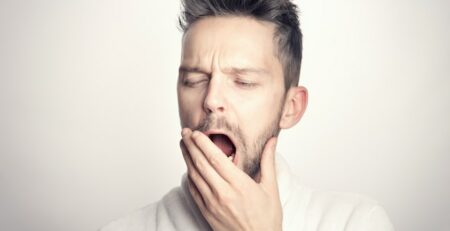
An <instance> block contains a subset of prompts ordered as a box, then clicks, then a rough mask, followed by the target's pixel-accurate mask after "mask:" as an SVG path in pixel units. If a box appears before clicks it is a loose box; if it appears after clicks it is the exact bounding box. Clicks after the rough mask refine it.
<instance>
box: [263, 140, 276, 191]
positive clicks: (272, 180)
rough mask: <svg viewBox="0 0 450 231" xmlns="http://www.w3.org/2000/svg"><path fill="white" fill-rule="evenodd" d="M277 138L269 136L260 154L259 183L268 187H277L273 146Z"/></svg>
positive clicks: (274, 146)
mask: <svg viewBox="0 0 450 231" xmlns="http://www.w3.org/2000/svg"><path fill="white" fill-rule="evenodd" d="M276 145H277V138H276V137H272V138H270V139H269V140H268V141H267V143H266V145H265V146H264V150H263V153H262V156H261V184H262V185H265V186H267V187H269V188H276V187H277V176H276V170H275V148H276Z"/></svg>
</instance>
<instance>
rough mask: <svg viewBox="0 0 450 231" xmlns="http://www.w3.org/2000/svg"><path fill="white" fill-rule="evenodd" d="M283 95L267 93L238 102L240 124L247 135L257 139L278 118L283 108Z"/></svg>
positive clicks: (237, 109)
mask: <svg viewBox="0 0 450 231" xmlns="http://www.w3.org/2000/svg"><path fill="white" fill-rule="evenodd" d="M281 103H282V102H281V95H279V94H274V93H273V92H272V93H265V94H262V95H260V96H259V97H252V98H251V100H249V99H248V100H243V101H241V103H239V104H236V105H235V106H236V107H238V108H236V111H239V112H240V113H239V115H238V120H239V126H240V127H241V129H242V131H243V133H244V134H245V135H246V137H248V138H250V137H252V138H251V139H255V138H256V137H257V136H259V135H260V134H261V133H262V132H265V131H266V129H267V127H268V126H271V125H272V123H273V122H274V121H275V120H276V119H277V117H278V115H279V111H280V110H281Z"/></svg>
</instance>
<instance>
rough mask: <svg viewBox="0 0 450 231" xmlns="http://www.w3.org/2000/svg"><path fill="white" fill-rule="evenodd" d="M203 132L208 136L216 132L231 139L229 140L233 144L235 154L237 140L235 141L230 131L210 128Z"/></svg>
mask: <svg viewBox="0 0 450 231" xmlns="http://www.w3.org/2000/svg"><path fill="white" fill-rule="evenodd" d="M203 134H205V135H206V136H208V137H209V136H210V135H217V134H222V135H226V136H227V137H228V138H229V139H230V140H231V142H232V143H233V145H234V148H235V154H236V152H237V148H238V147H237V145H236V144H237V142H236V139H235V137H234V136H233V135H232V134H231V133H230V132H227V131H223V130H214V129H211V130H208V131H204V132H203Z"/></svg>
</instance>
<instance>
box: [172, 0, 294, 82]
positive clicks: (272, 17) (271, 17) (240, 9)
mask: <svg viewBox="0 0 450 231" xmlns="http://www.w3.org/2000/svg"><path fill="white" fill-rule="evenodd" d="M182 6H183V8H182V11H181V14H180V16H179V19H178V20H179V25H180V28H181V29H182V30H183V32H184V33H186V31H187V30H189V28H190V26H191V25H192V24H193V23H194V22H196V21H198V20H199V19H202V18H204V17H208V16H247V17H252V18H254V19H257V20H262V21H267V22H271V23H274V24H275V26H276V27H275V28H276V29H275V35H274V41H275V43H276V45H277V49H276V56H277V57H278V59H279V60H280V63H281V64H282V66H283V74H284V85H285V88H286V89H289V88H290V87H292V86H297V85H298V81H299V77H300V66H301V61H302V32H301V30H300V23H299V19H298V15H297V7H296V5H294V4H293V3H292V2H291V1H290V0H182Z"/></svg>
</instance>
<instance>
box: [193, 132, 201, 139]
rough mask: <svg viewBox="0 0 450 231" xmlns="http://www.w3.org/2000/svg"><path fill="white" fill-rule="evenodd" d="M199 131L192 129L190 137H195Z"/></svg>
mask: <svg viewBox="0 0 450 231" xmlns="http://www.w3.org/2000/svg"><path fill="white" fill-rule="evenodd" d="M199 133H200V132H199V131H193V132H192V135H191V136H192V138H196V137H197V136H199Z"/></svg>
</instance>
